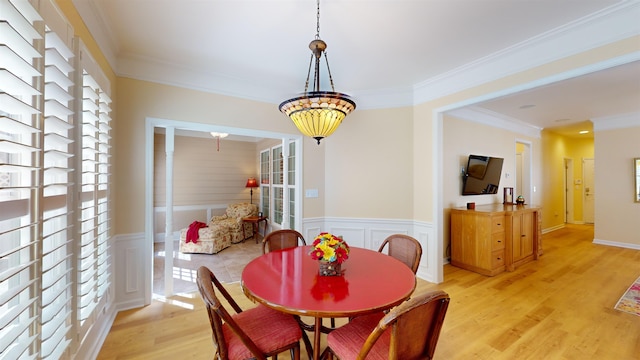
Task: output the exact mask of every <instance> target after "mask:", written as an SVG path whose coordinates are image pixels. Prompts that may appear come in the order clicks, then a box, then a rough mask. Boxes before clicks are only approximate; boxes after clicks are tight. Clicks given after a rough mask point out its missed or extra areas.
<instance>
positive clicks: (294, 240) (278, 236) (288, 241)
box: [262, 229, 307, 254]
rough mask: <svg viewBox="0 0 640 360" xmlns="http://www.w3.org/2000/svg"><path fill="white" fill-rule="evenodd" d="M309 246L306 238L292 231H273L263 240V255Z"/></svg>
mask: <svg viewBox="0 0 640 360" xmlns="http://www.w3.org/2000/svg"><path fill="white" fill-rule="evenodd" d="M303 245H307V242H306V241H304V237H303V236H302V234H300V233H299V232H297V231H295V230H292V229H282V230H276V231H272V232H270V233H269V234H267V236H265V237H264V239H262V253H263V254H266V253H268V252H269V251H275V250H282V249H288V248H292V247H296V246H303Z"/></svg>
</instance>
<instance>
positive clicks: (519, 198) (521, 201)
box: [516, 195, 524, 205]
mask: <svg viewBox="0 0 640 360" xmlns="http://www.w3.org/2000/svg"><path fill="white" fill-rule="evenodd" d="M516 204H518V205H524V196H522V195H518V197H517V198H516Z"/></svg>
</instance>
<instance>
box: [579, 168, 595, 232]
mask: <svg viewBox="0 0 640 360" xmlns="http://www.w3.org/2000/svg"><path fill="white" fill-rule="evenodd" d="M594 169H595V164H594V160H593V159H583V160H582V177H583V181H582V184H583V186H584V201H583V206H582V220H583V221H584V222H585V223H587V224H593V223H594V221H595V215H594V212H595V210H594V202H595V195H596V190H595V186H594Z"/></svg>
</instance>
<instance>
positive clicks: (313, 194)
mask: <svg viewBox="0 0 640 360" xmlns="http://www.w3.org/2000/svg"><path fill="white" fill-rule="evenodd" d="M304 196H305V197H308V198H317V197H318V189H307V190H305V191H304Z"/></svg>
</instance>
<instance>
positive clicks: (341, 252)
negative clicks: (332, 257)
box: [336, 247, 349, 264]
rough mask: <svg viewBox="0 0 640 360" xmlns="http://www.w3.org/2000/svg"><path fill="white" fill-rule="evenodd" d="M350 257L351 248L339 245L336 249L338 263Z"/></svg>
mask: <svg viewBox="0 0 640 360" xmlns="http://www.w3.org/2000/svg"><path fill="white" fill-rule="evenodd" d="M348 258H349V248H348V247H347V248H346V249H345V248H342V247H339V248H337V249H336V261H337V262H338V264H342V263H343V262H344V261H345V260H347V259H348Z"/></svg>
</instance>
